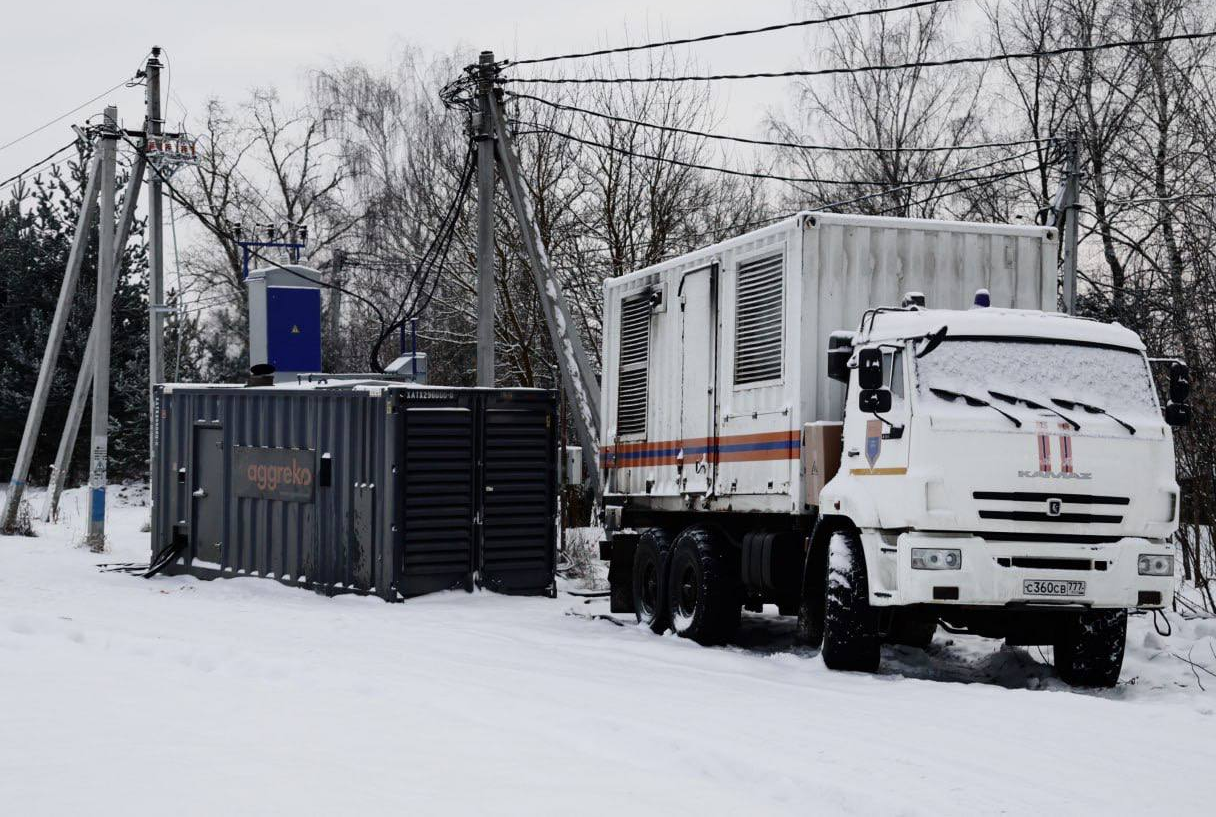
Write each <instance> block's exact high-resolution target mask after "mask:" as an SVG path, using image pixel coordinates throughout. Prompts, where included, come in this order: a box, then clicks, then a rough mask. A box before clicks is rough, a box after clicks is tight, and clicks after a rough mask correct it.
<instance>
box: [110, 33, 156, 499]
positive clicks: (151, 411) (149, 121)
mask: <svg viewBox="0 0 1216 817" xmlns="http://www.w3.org/2000/svg"><path fill="white" fill-rule="evenodd" d="M160 69H161V62H160V47H159V46H152V56H151V57H149V58H148V64H147V66H146V71H147V75H148V88H147V96H146V100H145V101H146V104H147V112H146V115H145V122H144V134H145V140H147V139H155V138H157V137H159V136H160V135H161V134H163V133H164V121H163V119H162V118H161V112H160ZM145 143H146V141H145ZM163 220H164V219H163V216H162V212H161V181H160V175H159V174H158V173H156V171H155V170H154V169H153V170H152V172H151V173H149V175H148V489H149V490H151V489H152V480H153V478H154V476H153V475H154V474H156V464H155V459H156V417H155V412H156V400H155V390H156V384H157V383H160V382H162V381H164V379H165V357H164V338H165V306H164V301H165V233H164V224H163ZM120 251H121V247H120Z"/></svg>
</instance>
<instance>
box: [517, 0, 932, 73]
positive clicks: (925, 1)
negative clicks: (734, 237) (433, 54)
mask: <svg viewBox="0 0 1216 817" xmlns="http://www.w3.org/2000/svg"><path fill="white" fill-rule="evenodd" d="M950 2H953V0H918V2H915V3H906V4H904V5H902V6H890V7H879V8H872V9H865V10H863V11H850V12H845V13H843V14H833V15H831V16H828V17H819V18H816V19H813V20H795V21H793V22H788V23H776V24H774V25H768V26H761V27H760V28H744V29H738V30H736V31H724V32H721V33H719V34H704V35H702V36H700V37H684V38H681V39H678V40H664V41H662V42H655V43H644V44H642V45H627V46H621V47H619V48H601V49H599V50H597V51H583V52H581V53H576V54H558V55H556V56H552V57H536V58H533V59H526V60H507V62H506V64H507V65H536V64H537V63H542V62H554V61H555V60H575V59H581V58H583V57H601V56H604V55H606V54H625V53H628V52H631V51H644V50H647V49H651V48H666V47H668V46H673V45H690V44H692V43H704V42H709V41H710V40H721V39H725V38H727V37H742V36H745V35H748V34H765V33H768V32H770V31H781V30H782V29H787V28H799V27H802V26H813V25H820V24H822V23H835V22H839V21H841V20H849V19H852V18H855V17H869V16H871V15H874V14H887V13H890V12H894V11H906V10H909V9H916V8H923V7H926V6H936V5H940V4H941V3H950Z"/></svg>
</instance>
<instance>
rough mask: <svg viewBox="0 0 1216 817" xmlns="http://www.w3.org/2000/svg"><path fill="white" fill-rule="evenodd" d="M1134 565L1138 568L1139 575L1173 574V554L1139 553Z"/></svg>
mask: <svg viewBox="0 0 1216 817" xmlns="http://www.w3.org/2000/svg"><path fill="white" fill-rule="evenodd" d="M1136 566H1137V567H1138V568H1139V569H1140V575H1141V576H1173V575H1174V557H1173V556H1153V555H1151V554H1148V553H1143V554H1141V555H1140V559H1139V561H1138V562H1137V564H1136Z"/></svg>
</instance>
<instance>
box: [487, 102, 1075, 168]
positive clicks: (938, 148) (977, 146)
mask: <svg viewBox="0 0 1216 817" xmlns="http://www.w3.org/2000/svg"><path fill="white" fill-rule="evenodd" d="M510 96H512V97H514V98H516V99H528V100H531V101H533V102H538V103H540V104H541V105H547V106H548V107H550V108H555V109H557V110H561V111H570V112H571V113H580V114H583V115H585V116H594V117H597V118H599V119H607V120H609V121H612V122H621V123H622V124H627V125H637V126H639V127H643V128H652V129H654V130H659V131H664V132H666V133H682V134H685V135H687V136H697V137H701V138H704V139H718V140H721V141H724V142H739V143H742V144H745V145H761V146H764V147H778V148H789V149H792V150H823V151H834V152H840V153H941V152H948V151H956V150H981V149H984V148H1006V147H1021V146H1022V145H1033V144H1037V143H1041V142H1048V141H1051V140H1050V138H1048V137H1043V138H1030V139H1011V140H1009V141H1004V142H976V143H971V144H962V145H932V146H928V147H864V146H862V145H821V144H810V143H806V142H782V141H775V140H771V139H750V138H748V137H746V136H728V135H726V134H721V133H713V132H710V131H700V130H693V129H691V128H679V127H675V126H674V125H661V124H659V123H657V122H646V121H643V120H640V119H630V118H628V117H624V116H615V115H613V114H610V113H605V112H604V111H593V110H589V109H587V108H580V107H577V106H575V105H565V104H563V103H560V102H554V101H552V100H549V99H544V98H542V97H539V96H533V95H532V94H521V93H512V94H510Z"/></svg>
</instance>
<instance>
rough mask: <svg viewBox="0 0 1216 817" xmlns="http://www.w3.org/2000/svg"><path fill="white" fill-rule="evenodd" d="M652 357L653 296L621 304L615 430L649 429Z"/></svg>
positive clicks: (631, 432) (636, 432)
mask: <svg viewBox="0 0 1216 817" xmlns="http://www.w3.org/2000/svg"><path fill="white" fill-rule="evenodd" d="M649 360H650V299H649V298H646V297H642V298H633V299H632V300H628V301H625V302H623V303H622V304H621V354H620V370H619V371H620V377H619V378H618V380H619V386H618V394H617V401H616V433H617V434H618V435H620V436H624V435H627V434H642V433H645V431H646V374H647V369H648V368H649V366H648V364H649Z"/></svg>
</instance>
